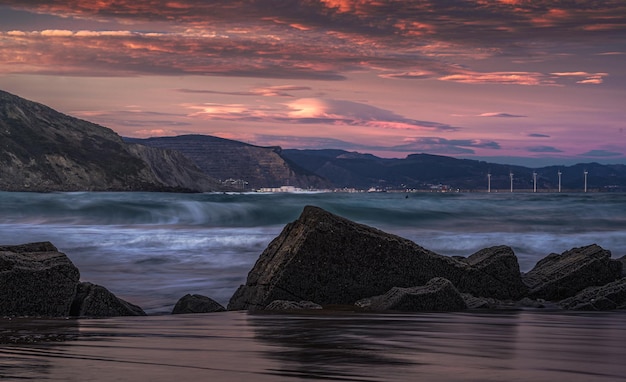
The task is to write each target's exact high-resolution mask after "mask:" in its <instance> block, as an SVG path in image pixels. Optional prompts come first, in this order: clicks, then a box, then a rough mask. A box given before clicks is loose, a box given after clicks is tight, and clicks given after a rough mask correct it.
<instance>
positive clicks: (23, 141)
mask: <svg viewBox="0 0 626 382" xmlns="http://www.w3.org/2000/svg"><path fill="white" fill-rule="evenodd" d="M0 149H1V151H0V190H5V191H41V192H47V191H87V190H89V191H209V190H220V189H222V188H221V186H220V185H219V184H218V183H217V182H216V181H214V180H212V179H210V178H209V177H208V176H206V175H205V174H204V173H202V172H201V171H200V170H199V169H198V168H197V167H195V165H193V163H192V162H190V161H189V160H188V159H187V158H185V157H184V156H183V155H181V154H180V153H178V152H166V151H164V150H159V149H148V148H145V147H141V146H139V147H133V145H129V144H127V143H125V142H124V141H123V140H122V138H121V137H120V136H119V135H117V134H116V133H115V132H113V130H111V129H108V128H105V127H102V126H99V125H96V124H93V123H91V122H87V121H83V120H80V119H78V118H74V117H70V116H68V115H65V114H62V113H59V112H57V111H55V110H53V109H51V108H49V107H47V106H44V105H42V104H39V103H36V102H32V101H28V100H25V99H23V98H20V97H18V96H15V95H12V94H10V93H7V92H3V91H0Z"/></svg>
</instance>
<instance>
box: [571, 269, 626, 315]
mask: <svg viewBox="0 0 626 382" xmlns="http://www.w3.org/2000/svg"><path fill="white" fill-rule="evenodd" d="M559 305H560V306H561V307H562V308H563V309H571V310H613V309H626V277H625V278H622V279H620V280H617V281H613V282H612V283H609V284H607V285H603V286H597V287H589V288H587V289H585V290H583V291H582V292H580V293H578V294H577V295H576V296H574V297H570V298H567V299H565V300H563V301H561V302H560V303H559Z"/></svg>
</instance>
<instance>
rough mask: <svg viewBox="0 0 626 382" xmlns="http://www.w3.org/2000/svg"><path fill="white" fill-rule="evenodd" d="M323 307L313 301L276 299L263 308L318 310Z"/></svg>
mask: <svg viewBox="0 0 626 382" xmlns="http://www.w3.org/2000/svg"><path fill="white" fill-rule="evenodd" d="M317 309H322V306H321V305H318V304H316V303H314V302H311V301H299V302H298V301H287V300H274V301H272V302H271V303H270V304H269V305H268V306H266V307H265V309H263V310H275V311H285V310H317Z"/></svg>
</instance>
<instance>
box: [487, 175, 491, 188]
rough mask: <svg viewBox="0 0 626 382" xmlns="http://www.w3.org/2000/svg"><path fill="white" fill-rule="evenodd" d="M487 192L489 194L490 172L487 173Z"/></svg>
mask: <svg viewBox="0 0 626 382" xmlns="http://www.w3.org/2000/svg"><path fill="white" fill-rule="evenodd" d="M487 192H491V172H488V173H487Z"/></svg>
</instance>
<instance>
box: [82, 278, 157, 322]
mask: <svg viewBox="0 0 626 382" xmlns="http://www.w3.org/2000/svg"><path fill="white" fill-rule="evenodd" d="M70 315H71V316H76V317H118V316H145V315H146V313H145V312H144V311H143V309H141V308H140V307H138V306H137V305H134V304H131V303H130V302H128V301H124V300H122V299H121V298H118V297H116V296H115V295H114V294H113V293H111V292H110V291H109V290H108V289H106V288H105V287H103V286H100V285H95V284H92V283H88V282H82V283H80V284H78V288H77V291H76V296H75V297H74V301H73V303H72V308H71V309H70Z"/></svg>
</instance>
